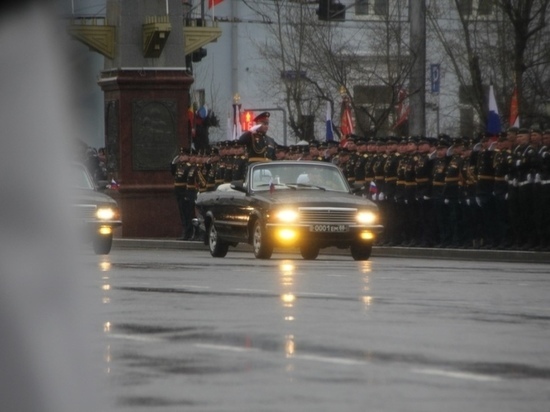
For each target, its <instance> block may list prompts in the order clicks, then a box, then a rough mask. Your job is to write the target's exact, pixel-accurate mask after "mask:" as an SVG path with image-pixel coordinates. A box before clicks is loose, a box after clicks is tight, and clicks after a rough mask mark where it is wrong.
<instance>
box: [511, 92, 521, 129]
mask: <svg viewBox="0 0 550 412" xmlns="http://www.w3.org/2000/svg"><path fill="white" fill-rule="evenodd" d="M510 127H519V103H518V88H517V87H514V93H513V94H512V100H511V101H510Z"/></svg>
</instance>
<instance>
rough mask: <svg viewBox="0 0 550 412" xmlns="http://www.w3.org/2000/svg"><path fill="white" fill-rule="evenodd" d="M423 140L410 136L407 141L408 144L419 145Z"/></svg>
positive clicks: (419, 137) (420, 137)
mask: <svg viewBox="0 0 550 412" xmlns="http://www.w3.org/2000/svg"><path fill="white" fill-rule="evenodd" d="M422 138H423V137H422V136H409V138H408V139H407V143H414V144H419V142H420V140H421V139H422Z"/></svg>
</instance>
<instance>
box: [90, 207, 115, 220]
mask: <svg viewBox="0 0 550 412" xmlns="http://www.w3.org/2000/svg"><path fill="white" fill-rule="evenodd" d="M95 215H96V216H97V218H98V219H99V220H112V219H114V217H115V215H116V211H115V210H114V209H113V208H110V207H100V208H99V209H97V211H96V212H95Z"/></svg>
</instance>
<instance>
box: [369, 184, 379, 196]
mask: <svg viewBox="0 0 550 412" xmlns="http://www.w3.org/2000/svg"><path fill="white" fill-rule="evenodd" d="M369 193H370V194H371V195H375V194H377V193H378V187H377V186H376V183H374V182H370V185H369Z"/></svg>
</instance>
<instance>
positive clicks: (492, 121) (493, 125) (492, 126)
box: [486, 85, 501, 136]
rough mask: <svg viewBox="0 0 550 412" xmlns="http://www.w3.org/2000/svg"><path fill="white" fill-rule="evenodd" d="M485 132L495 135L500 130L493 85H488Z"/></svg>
mask: <svg viewBox="0 0 550 412" xmlns="http://www.w3.org/2000/svg"><path fill="white" fill-rule="evenodd" d="M486 131H487V133H488V134H490V135H493V136H494V135H497V134H499V133H500V131H501V127H500V116H499V115H498V107H497V101H496V99H495V90H494V88H493V85H491V86H490V87H489V117H488V119H487V130H486Z"/></svg>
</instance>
